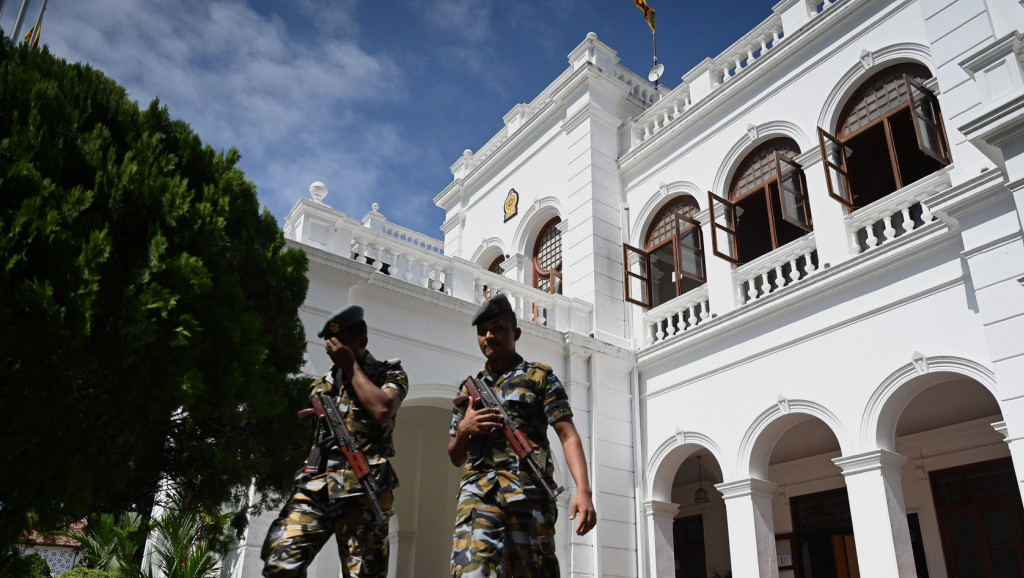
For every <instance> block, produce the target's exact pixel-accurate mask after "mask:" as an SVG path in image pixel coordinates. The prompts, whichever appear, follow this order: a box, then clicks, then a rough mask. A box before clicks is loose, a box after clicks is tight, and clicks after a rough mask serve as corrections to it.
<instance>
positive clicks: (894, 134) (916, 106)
mask: <svg viewBox="0 0 1024 578" xmlns="http://www.w3.org/2000/svg"><path fill="white" fill-rule="evenodd" d="M930 77H931V73H930V72H928V69H926V68H925V67H923V66H920V65H917V64H901V65H898V66H893V67H890V68H887V69H885V70H883V71H881V72H880V73H878V74H876V75H874V76H872V77H871V78H869V79H868V80H867V81H865V82H864V84H862V85H861V87H860V88H859V89H858V90H857V92H856V93H854V96H853V97H852V98H851V99H850V101H849V102H848V103H847V105H846V108H844V109H843V113H842V115H841V116H840V118H841V119H842V120H841V122H840V125H839V127H838V130H837V133H838V134H837V135H833V134H830V133H829V132H828V131H826V130H824V129H822V128H821V127H819V128H818V142H819V144H820V146H821V155H822V159H823V160H824V163H823V166H824V168H825V179H826V184H827V186H828V190H829V195H830V196H831V197H832V198H833V199H835V200H836V201H838V202H839V203H840V204H842V205H843V206H844V207H846V208H847V209H848V210H854V209H857V208H860V207H863V206H866V205H869V204H871V203H873V202H875V201H877V200H879V199H881V198H883V197H886V196H888V195H889V194H890V193H893V192H895V191H897V190H899V189H902V188H903V187H905V186H906V185H908V184H910V183H912V182H914V181H916V180H918V179H921V178H923V177H926V176H928V175H930V174H932V173H934V172H935V171H937V170H939V169H941V168H942V167H944V166H946V165H948V164H949V163H950V162H951V157H950V153H949V143H948V141H947V140H946V131H945V127H944V124H943V120H942V114H941V112H940V110H939V102H938V99H937V98H936V97H935V95H934V94H933V93H932V92H931V91H930V90H928V89H927V88H925V87H924V82H925V80H926V79H928V78H930Z"/></svg>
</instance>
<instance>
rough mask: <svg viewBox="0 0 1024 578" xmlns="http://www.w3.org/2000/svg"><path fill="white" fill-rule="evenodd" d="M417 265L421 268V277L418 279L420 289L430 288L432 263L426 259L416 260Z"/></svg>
mask: <svg viewBox="0 0 1024 578" xmlns="http://www.w3.org/2000/svg"><path fill="white" fill-rule="evenodd" d="M416 264H417V265H419V266H420V275H419V278H417V279H416V284H417V285H419V286H420V287H424V288H427V289H429V288H430V262H429V261H427V260H426V259H416Z"/></svg>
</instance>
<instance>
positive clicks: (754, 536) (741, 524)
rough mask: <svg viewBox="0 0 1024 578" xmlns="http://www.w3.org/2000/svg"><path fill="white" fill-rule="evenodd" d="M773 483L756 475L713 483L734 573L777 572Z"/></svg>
mask: <svg viewBox="0 0 1024 578" xmlns="http://www.w3.org/2000/svg"><path fill="white" fill-rule="evenodd" d="M776 486H777V484H775V483H774V482H768V481H765V480H759V479H757V478H748V479H746V480H739V481H736V482H727V483H722V484H715V488H716V489H717V490H718V491H719V492H722V498H723V499H724V500H725V510H726V517H727V519H728V522H729V553H730V560H731V561H732V575H733V576H750V577H753V576H759V577H760V578H778V576H779V564H778V559H777V557H776V551H775V518H774V516H773V514H772V492H773V491H774V490H775V488H776ZM865 576H868V574H865Z"/></svg>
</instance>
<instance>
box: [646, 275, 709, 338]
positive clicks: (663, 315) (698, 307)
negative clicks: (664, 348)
mask: <svg viewBox="0 0 1024 578" xmlns="http://www.w3.org/2000/svg"><path fill="white" fill-rule="evenodd" d="M711 317H712V315H711V303H710V301H709V300H708V286H707V285H701V286H700V287H698V288H696V289H694V290H692V291H690V292H688V293H685V294H683V295H680V296H679V297H676V298H675V299H673V300H671V301H669V302H668V303H664V304H662V305H659V306H658V307H655V308H653V309H651V310H650V311H648V312H647V313H646V314H645V315H644V327H646V328H647V332H646V335H645V338H644V344H645V345H653V344H655V343H660V342H662V341H665V340H666V339H670V338H672V337H675V336H676V335H681V334H683V333H685V332H687V331H690V330H691V329H693V328H694V327H697V326H698V325H700V324H702V323H705V322H707V321H709V320H710V319H711Z"/></svg>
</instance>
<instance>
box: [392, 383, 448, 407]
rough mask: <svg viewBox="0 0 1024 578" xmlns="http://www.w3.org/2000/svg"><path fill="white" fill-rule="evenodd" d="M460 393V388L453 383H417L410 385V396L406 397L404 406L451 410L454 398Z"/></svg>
mask: <svg viewBox="0 0 1024 578" xmlns="http://www.w3.org/2000/svg"><path fill="white" fill-rule="evenodd" d="M458 393H459V387H458V386H457V385H454V384H451V383H417V384H415V385H410V387H409V395H407V396H406V398H405V400H404V401H403V402H402V405H403V406H405V407H436V408H440V409H451V407H452V398H454V397H455V396H456V395H458Z"/></svg>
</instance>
